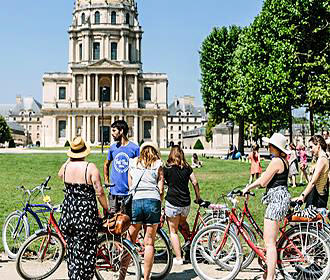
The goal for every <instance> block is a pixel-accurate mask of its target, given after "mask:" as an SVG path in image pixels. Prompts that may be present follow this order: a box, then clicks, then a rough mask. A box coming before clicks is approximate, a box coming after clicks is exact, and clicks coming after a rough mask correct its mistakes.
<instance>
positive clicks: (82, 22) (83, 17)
mask: <svg viewBox="0 0 330 280" xmlns="http://www.w3.org/2000/svg"><path fill="white" fill-rule="evenodd" d="M85 21H86V18H85V13H82V14H81V24H85Z"/></svg>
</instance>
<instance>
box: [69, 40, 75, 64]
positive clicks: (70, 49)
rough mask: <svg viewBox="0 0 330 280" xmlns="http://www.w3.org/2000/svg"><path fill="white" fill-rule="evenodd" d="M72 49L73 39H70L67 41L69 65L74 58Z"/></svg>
mask: <svg viewBox="0 0 330 280" xmlns="http://www.w3.org/2000/svg"><path fill="white" fill-rule="evenodd" d="M73 48H74V44H73V38H72V37H70V39H69V63H71V62H74V61H75V58H74V57H73Z"/></svg>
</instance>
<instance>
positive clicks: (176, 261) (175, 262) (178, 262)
mask: <svg viewBox="0 0 330 280" xmlns="http://www.w3.org/2000/svg"><path fill="white" fill-rule="evenodd" d="M173 265H183V259H179V260H178V259H177V258H174V259H173Z"/></svg>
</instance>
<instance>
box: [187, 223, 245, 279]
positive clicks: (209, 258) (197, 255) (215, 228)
mask: <svg viewBox="0 0 330 280" xmlns="http://www.w3.org/2000/svg"><path fill="white" fill-rule="evenodd" d="M224 231H225V226H224V225H222V224H216V225H210V226H208V227H205V228H204V229H202V230H200V231H199V232H198V233H197V234H196V236H195V237H194V239H193V241H192V245H191V250H190V259H191V263H192V266H193V268H194V270H195V272H196V274H197V275H198V276H199V277H200V278H201V279H203V280H216V279H222V280H232V279H235V277H236V276H237V274H238V273H239V271H240V269H241V265H242V247H241V245H240V242H239V240H238V238H237V237H236V236H235V235H234V233H233V232H232V231H229V232H228V233H227V236H226V237H227V240H226V243H225V244H224V248H223V249H222V251H221V252H218V253H217V254H216V255H215V254H214V253H215V252H216V251H213V252H212V251H210V250H209V239H210V237H211V236H218V237H222V236H223V234H224ZM204 238H205V239H206V241H205V242H203V240H204ZM221 240H222V238H218V239H217V240H215V241H221ZM205 243H207V245H206V246H205V247H204V244H205ZM226 248H229V249H230V252H231V254H230V256H229V257H228V256H227V255H226ZM225 261H226V262H231V264H232V265H229V266H228V269H227V270H226V269H223V268H222V266H221V265H219V264H220V263H222V262H225ZM204 269H205V271H204ZM227 272H228V274H227V275H226V273H227Z"/></svg>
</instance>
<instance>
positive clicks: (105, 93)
mask: <svg viewBox="0 0 330 280" xmlns="http://www.w3.org/2000/svg"><path fill="white" fill-rule="evenodd" d="M101 91H102V96H101V97H102V98H103V101H106V102H109V101H110V88H109V87H103V88H102V89H101ZM102 98H101V100H102Z"/></svg>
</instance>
